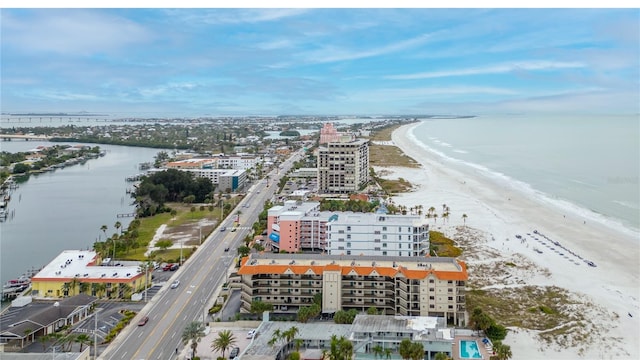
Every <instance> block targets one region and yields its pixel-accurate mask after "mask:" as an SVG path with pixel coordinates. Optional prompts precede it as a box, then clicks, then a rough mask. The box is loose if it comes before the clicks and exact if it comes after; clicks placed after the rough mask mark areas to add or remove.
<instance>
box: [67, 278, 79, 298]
mask: <svg viewBox="0 0 640 360" xmlns="http://www.w3.org/2000/svg"><path fill="white" fill-rule="evenodd" d="M78 284H80V279H78V277H77V276H74V277H73V279H71V283H70V284H69V288H70V290H71V294H72V295H71V296H74V295H75V294H76V288H77V287H78Z"/></svg>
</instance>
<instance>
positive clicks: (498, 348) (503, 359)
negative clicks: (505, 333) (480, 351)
mask: <svg viewBox="0 0 640 360" xmlns="http://www.w3.org/2000/svg"><path fill="white" fill-rule="evenodd" d="M493 350H494V351H495V352H496V357H497V358H498V360H508V359H511V357H513V353H512V352H511V346H509V345H505V344H503V343H501V342H499V341H497V342H495V343H494V344H493Z"/></svg>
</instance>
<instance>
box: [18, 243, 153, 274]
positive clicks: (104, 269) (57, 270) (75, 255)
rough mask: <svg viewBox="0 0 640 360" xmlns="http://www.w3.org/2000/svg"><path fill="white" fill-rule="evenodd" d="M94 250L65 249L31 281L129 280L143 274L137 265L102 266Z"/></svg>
mask: <svg viewBox="0 0 640 360" xmlns="http://www.w3.org/2000/svg"><path fill="white" fill-rule="evenodd" d="M97 262H98V254H97V253H96V252H95V251H93V250H64V251H63V252H61V253H60V254H59V255H58V256H56V258H55V259H53V260H52V261H51V262H50V263H49V264H47V265H46V266H45V267H44V268H42V270H40V272H38V273H37V274H36V275H35V276H34V277H33V278H31V281H55V280H59V281H66V280H71V279H73V278H76V277H77V278H78V280H80V281H82V280H86V281H87V282H129V281H130V280H132V279H134V278H136V277H139V276H141V275H142V273H141V272H140V268H139V266H137V265H123V266H100V265H96V263H97Z"/></svg>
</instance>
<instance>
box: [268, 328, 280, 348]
mask: <svg viewBox="0 0 640 360" xmlns="http://www.w3.org/2000/svg"><path fill="white" fill-rule="evenodd" d="M281 339H282V332H281V331H280V329H276V330H275V331H274V332H273V334H272V335H271V340H269V342H268V343H267V344H269V345H270V346H275V345H276V344H277V343H278V342H280V340H281Z"/></svg>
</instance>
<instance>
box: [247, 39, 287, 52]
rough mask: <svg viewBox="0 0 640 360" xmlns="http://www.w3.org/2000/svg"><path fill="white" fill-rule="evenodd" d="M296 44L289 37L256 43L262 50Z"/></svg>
mask: <svg viewBox="0 0 640 360" xmlns="http://www.w3.org/2000/svg"><path fill="white" fill-rule="evenodd" d="M293 45H294V43H293V41H291V40H288V39H278V40H272V41H265V42H262V43H259V44H257V45H256V47H257V48H258V49H261V50H278V49H284V48H290V47H292V46H293Z"/></svg>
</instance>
